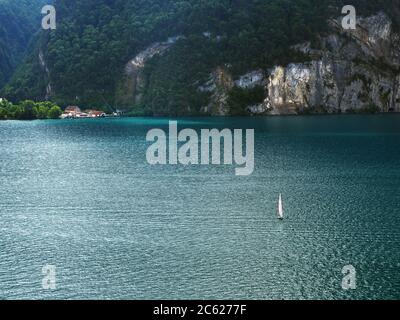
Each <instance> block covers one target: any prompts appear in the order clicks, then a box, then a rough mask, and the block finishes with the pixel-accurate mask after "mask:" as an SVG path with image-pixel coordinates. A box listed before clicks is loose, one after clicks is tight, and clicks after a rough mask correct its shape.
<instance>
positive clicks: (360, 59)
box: [203, 13, 400, 115]
mask: <svg viewBox="0 0 400 320" xmlns="http://www.w3.org/2000/svg"><path fill="white" fill-rule="evenodd" d="M329 24H330V26H331V34H330V35H329V36H326V37H322V38H321V39H320V45H319V47H318V48H312V47H311V44H310V43H304V44H300V45H297V46H294V47H293V49H294V50H298V51H301V52H302V53H304V54H306V55H308V56H309V57H310V59H311V61H309V62H307V63H292V64H289V65H287V66H275V67H273V68H271V69H270V70H266V71H265V72H264V71H262V70H259V71H254V72H250V73H248V74H246V75H244V76H242V77H240V78H239V79H237V80H236V81H233V80H231V79H230V80H229V81H221V76H218V75H219V74H221V71H218V70H217V71H216V72H215V73H214V74H213V75H211V77H210V81H209V83H208V84H207V85H206V86H205V87H206V88H208V90H209V91H211V92H212V98H211V105H212V106H213V107H212V108H209V107H208V108H205V109H204V111H205V112H209V113H210V112H211V114H214V115H221V114H222V115H225V114H229V106H228V105H227V104H226V101H227V98H226V97H227V96H228V94H229V90H230V89H231V88H232V87H233V86H236V87H238V88H241V89H251V88H253V87H254V86H263V87H264V88H265V100H264V102H263V103H261V104H256V105H250V106H247V111H248V112H249V113H252V114H273V115H277V114H299V113H339V112H360V111H380V112H400V35H399V34H398V33H396V32H395V31H394V30H393V27H392V22H391V20H390V19H389V18H388V17H387V16H386V15H385V14H384V13H379V14H377V15H375V16H372V17H368V18H362V19H359V21H358V25H357V29H356V30H352V31H349V30H347V31H346V30H343V29H342V27H341V22H340V20H339V19H338V20H331V21H329ZM223 74H224V76H223V78H224V79H229V78H230V75H229V74H228V73H227V72H226V71H224V72H223ZM216 75H217V76H216ZM203 89H204V88H203Z"/></svg>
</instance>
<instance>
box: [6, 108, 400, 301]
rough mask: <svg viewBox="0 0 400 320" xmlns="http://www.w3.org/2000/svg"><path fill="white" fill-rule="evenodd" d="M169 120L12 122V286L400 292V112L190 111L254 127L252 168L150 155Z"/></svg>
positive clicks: (357, 295)
mask: <svg viewBox="0 0 400 320" xmlns="http://www.w3.org/2000/svg"><path fill="white" fill-rule="evenodd" d="M167 126H168V119H146V118H137V119H133V118H132V119H125V118H121V119H101V120H79V121H71V120H66V121H64V120H60V121H33V122H18V121H7V122H0V186H1V187H0V232H1V233H0V298H3V299H87V298H94V299H399V298H400V116H399V115H386V116H383V115H382V116H380V115H376V116H326V117H277V118H246V119H245V118H233V119H228V118H216V119H212V118H192V119H180V120H179V128H180V129H183V128H187V127H190V128H196V129H200V128H225V127H228V128H254V129H255V139H256V141H255V171H254V173H253V175H251V176H249V177H237V176H235V174H234V168H235V167H232V166H190V167H182V166H159V167H151V166H149V165H148V164H147V161H146V149H147V147H148V146H149V143H147V142H146V139H145V137H146V133H147V131H148V130H149V129H152V128H157V127H160V128H164V129H167ZM279 193H282V194H283V198H284V204H285V209H286V215H287V219H286V220H285V221H283V222H280V221H278V220H277V219H276V206H277V199H278V195H279ZM48 264H49V265H54V266H56V281H57V282H56V285H57V289H56V290H54V291H47V290H44V289H42V278H43V276H42V267H43V266H44V265H48ZM346 265H353V266H354V267H355V268H356V270H357V289H356V290H351V291H345V290H343V289H342V278H343V275H342V273H341V271H342V268H343V267H344V266H346Z"/></svg>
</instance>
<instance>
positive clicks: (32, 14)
mask: <svg viewBox="0 0 400 320" xmlns="http://www.w3.org/2000/svg"><path fill="white" fill-rule="evenodd" d="M44 3H48V1H47V2H46V1H45V0H0V88H1V87H2V86H3V85H4V84H5V83H6V82H7V81H8V80H9V78H10V76H11V75H12V73H13V72H14V70H15V68H16V67H17V66H18V64H19V63H20V62H21V60H22V59H23V56H24V54H25V50H26V48H27V46H28V43H29V40H30V39H31V38H32V36H33V35H34V33H35V32H36V31H37V30H38V29H39V28H40V20H39V18H40V13H41V8H42V6H43V5H44Z"/></svg>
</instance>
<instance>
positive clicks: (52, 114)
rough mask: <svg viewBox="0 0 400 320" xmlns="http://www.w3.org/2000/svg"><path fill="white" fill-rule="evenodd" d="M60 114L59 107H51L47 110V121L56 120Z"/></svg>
mask: <svg viewBox="0 0 400 320" xmlns="http://www.w3.org/2000/svg"><path fill="white" fill-rule="evenodd" d="M61 114H62V110H61V108H60V107H59V106H53V107H51V108H50V109H49V111H48V113H47V117H48V118H49V119H58V118H60V116H61Z"/></svg>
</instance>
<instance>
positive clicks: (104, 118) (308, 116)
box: [0, 112, 400, 123]
mask: <svg viewBox="0 0 400 320" xmlns="http://www.w3.org/2000/svg"><path fill="white" fill-rule="evenodd" d="M393 115H394V116H396V115H400V112H378V113H327V114H321V113H315V114H279V115H251V116H248V115H247V116H246V115H243V116H230V115H227V116H210V115H181V116H162V115H157V116H145V115H143V116H119V117H97V118H90V117H87V118H65V119H61V118H60V119H0V123H1V122H7V121H20V122H33V121H49V120H51V121H62V120H64V121H82V120H91V121H96V120H106V119H135V118H136V119H143V118H146V119H188V118H189V119H190V118H204V119H222V118H227V119H261V118H311V117H321V118H323V117H334V116H337V117H349V116H393Z"/></svg>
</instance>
